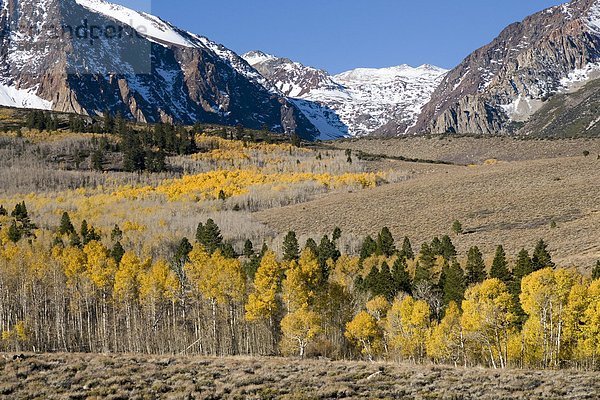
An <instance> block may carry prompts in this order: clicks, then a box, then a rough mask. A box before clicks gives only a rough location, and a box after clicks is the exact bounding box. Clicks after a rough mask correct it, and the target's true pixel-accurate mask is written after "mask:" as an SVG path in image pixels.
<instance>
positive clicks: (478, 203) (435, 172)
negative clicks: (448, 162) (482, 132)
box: [255, 139, 600, 267]
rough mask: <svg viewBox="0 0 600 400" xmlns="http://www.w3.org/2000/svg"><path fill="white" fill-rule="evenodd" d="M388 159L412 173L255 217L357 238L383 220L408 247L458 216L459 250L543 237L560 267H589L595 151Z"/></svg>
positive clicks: (595, 235) (598, 240) (599, 225)
mask: <svg viewBox="0 0 600 400" xmlns="http://www.w3.org/2000/svg"><path fill="white" fill-rule="evenodd" d="M416 140H417V141H419V142H421V141H423V140H426V139H416ZM473 140H475V139H473ZM493 140H499V139H493ZM371 142H372V141H366V142H365V143H366V145H368V144H369V143H371ZM482 143H483V142H482ZM523 143H529V142H523ZM545 143H549V144H551V145H552V146H554V145H555V143H567V142H545ZM591 143H598V142H591ZM488 144H489V145H490V146H491V145H492V144H493V142H488ZM366 145H365V146H366ZM540 151H541V150H540ZM573 152H574V153H578V152H579V151H578V150H577V151H575V150H573ZM390 165H394V168H400V169H406V168H408V169H413V170H414V174H413V179H410V180H408V181H406V182H400V183H396V184H391V185H386V186H382V187H378V188H375V189H373V190H369V191H365V192H354V193H344V194H336V195H331V196H325V197H322V198H319V199H317V200H314V201H311V202H308V203H304V204H301V205H295V206H291V207H284V208H279V209H272V210H268V211H263V212H260V213H257V214H255V218H257V219H258V220H259V221H261V222H264V223H266V224H267V225H269V227H271V228H273V229H274V230H276V231H279V232H284V231H287V230H290V229H293V230H296V231H297V232H298V233H300V234H315V235H316V234H322V233H326V232H331V231H332V230H333V228H334V227H335V226H339V227H340V228H342V230H344V231H345V232H348V233H354V234H356V235H358V236H361V237H362V236H364V235H366V234H375V233H377V232H378V231H379V230H380V229H381V228H382V227H383V226H388V227H389V228H390V229H391V230H392V233H393V234H394V235H395V236H396V238H398V239H401V238H402V237H403V236H405V235H406V236H409V237H410V238H411V239H412V241H413V245H416V246H418V245H420V244H421V243H423V242H424V241H430V240H431V239H432V238H433V236H435V235H444V234H450V228H451V225H452V222H453V221H454V220H456V219H458V220H460V221H461V222H462V223H463V226H464V228H465V230H466V231H468V233H467V234H464V235H461V236H458V237H456V236H455V237H453V240H454V242H455V244H456V245H457V247H458V249H459V251H460V252H461V253H462V254H463V255H465V254H466V251H467V250H468V248H469V247H470V246H474V245H478V246H480V247H481V248H482V250H483V251H485V252H486V253H487V255H488V257H492V256H493V251H494V249H495V247H496V246H497V245H499V244H504V245H505V246H506V248H507V251H508V252H509V254H511V255H516V253H517V252H518V250H520V249H521V248H523V247H526V248H531V247H533V246H534V245H535V243H536V242H537V240H539V239H540V238H544V239H545V240H546V241H547V242H549V243H550V249H551V251H552V252H553V253H554V255H555V258H556V260H558V261H559V262H560V264H561V265H563V266H572V265H574V266H580V267H589V266H591V265H592V264H593V263H595V262H596V260H598V259H600V203H599V201H598V199H600V185H598V182H599V181H600V160H597V158H596V156H593V157H592V156H590V157H583V156H582V155H579V156H573V157H560V158H539V159H535V160H526V161H513V162H504V161H499V162H496V163H488V164H485V163H484V164H481V165H477V166H470V167H463V166H444V165H426V164H409V163H404V162H391V163H390ZM552 222H555V223H556V225H557V226H556V228H552V227H551V225H552Z"/></svg>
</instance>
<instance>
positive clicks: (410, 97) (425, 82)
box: [242, 50, 447, 137]
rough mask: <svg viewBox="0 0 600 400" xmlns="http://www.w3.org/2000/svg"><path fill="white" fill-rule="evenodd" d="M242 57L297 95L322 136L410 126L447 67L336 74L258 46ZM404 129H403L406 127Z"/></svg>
mask: <svg viewBox="0 0 600 400" xmlns="http://www.w3.org/2000/svg"><path fill="white" fill-rule="evenodd" d="M242 57H244V59H245V60H246V61H248V63H249V64H250V65H252V66H253V67H254V68H256V69H257V70H258V71H259V72H260V73H261V74H262V75H263V76H264V77H265V78H267V79H268V80H269V81H271V83H272V84H273V85H274V86H276V87H277V88H278V89H279V90H280V91H282V92H283V93H284V94H286V95H288V96H290V97H292V98H294V99H295V102H296V104H297V105H298V106H299V107H300V108H301V109H302V110H303V112H304V113H305V114H306V116H307V117H308V118H309V120H311V122H313V124H314V125H315V126H317V127H319V128H320V129H321V131H322V136H330V137H336V136H337V137H340V136H366V135H369V134H383V135H387V134H389V132H387V126H388V124H390V123H391V122H392V121H400V122H401V123H402V124H403V125H402V126H403V127H404V129H405V130H406V129H407V128H408V127H409V126H411V125H412V124H414V122H416V117H417V115H418V113H419V112H420V108H421V107H422V106H423V105H424V104H425V103H426V102H427V100H428V99H429V96H430V95H431V93H432V92H433V90H434V89H435V87H436V86H437V85H438V84H439V82H440V80H441V77H442V76H443V75H444V74H445V73H446V72H447V71H446V70H444V69H442V68H439V67H434V66H432V65H429V64H425V65H422V66H419V67H416V68H415V67H411V66H409V65H406V64H402V65H399V66H394V67H388V68H356V69H353V70H350V71H346V72H342V73H340V74H336V75H330V74H329V73H327V72H326V71H324V70H320V69H317V68H314V67H310V66H305V65H303V64H301V63H299V62H295V61H292V60H290V59H288V58H283V57H277V56H274V55H271V54H267V53H265V52H262V51H259V50H255V51H251V52H248V53H246V54H244V55H243V56H242ZM401 133H404V132H401Z"/></svg>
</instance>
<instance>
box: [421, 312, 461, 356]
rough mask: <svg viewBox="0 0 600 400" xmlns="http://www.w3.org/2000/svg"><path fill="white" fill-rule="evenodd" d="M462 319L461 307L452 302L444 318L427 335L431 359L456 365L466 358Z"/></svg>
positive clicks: (428, 353) (428, 352)
mask: <svg viewBox="0 0 600 400" xmlns="http://www.w3.org/2000/svg"><path fill="white" fill-rule="evenodd" d="M460 319H461V314H460V309H459V308H458V306H457V305H456V303H455V302H451V303H450V304H449V305H448V308H447V309H446V313H445V315H444V318H442V320H441V321H440V323H439V324H437V325H435V326H433V327H432V329H431V334H430V335H429V336H428V337H427V345H426V346H427V355H428V356H429V357H430V358H431V359H433V360H435V361H436V362H440V363H451V364H454V366H457V365H458V364H459V363H460V362H461V360H464V350H465V346H464V339H463V333H462V326H461V324H460Z"/></svg>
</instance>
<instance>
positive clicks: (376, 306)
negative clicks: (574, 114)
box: [366, 296, 392, 322]
mask: <svg viewBox="0 0 600 400" xmlns="http://www.w3.org/2000/svg"><path fill="white" fill-rule="evenodd" d="M391 307H392V305H391V304H390V302H389V301H387V299H386V298H385V297H384V296H377V297H374V298H373V299H371V300H369V302H368V303H367V305H366V308H367V311H368V312H369V314H371V315H372V316H373V317H375V319H376V320H377V321H378V322H382V321H384V320H385V317H386V316H387V313H388V311H389V310H390V308H391Z"/></svg>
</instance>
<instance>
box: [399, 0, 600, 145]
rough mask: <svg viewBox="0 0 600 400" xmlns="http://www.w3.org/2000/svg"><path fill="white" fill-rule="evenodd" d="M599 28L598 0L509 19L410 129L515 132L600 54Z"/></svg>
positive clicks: (457, 70) (447, 81) (442, 88)
mask: <svg viewBox="0 0 600 400" xmlns="http://www.w3.org/2000/svg"><path fill="white" fill-rule="evenodd" d="M599 32H600V2H598V1H597V0H574V1H572V2H570V3H566V4H563V5H559V6H555V7H551V8H549V9H546V10H542V11H540V12H538V13H535V14H533V15H531V16H529V17H527V18H525V19H524V20H523V21H521V22H517V23H514V24H511V25H509V26H508V27H507V28H505V29H504V30H503V31H502V32H501V33H500V35H499V36H498V37H497V38H495V39H494V40H493V41H492V42H491V43H489V44H488V45H485V46H483V47H481V48H480V49H478V50H476V51H474V52H473V53H471V54H470V55H469V56H467V57H466V58H465V59H464V60H463V61H462V62H461V63H460V64H459V65H458V66H457V67H456V68H454V69H453V70H451V71H450V72H449V73H448V74H447V75H446V77H445V78H444V80H443V81H442V83H441V84H440V86H439V87H438V88H437V89H436V90H435V92H434V93H433V95H432V98H431V101H430V102H429V103H428V104H427V105H426V106H425V107H424V108H423V112H422V113H421V114H420V116H419V119H418V122H417V124H416V125H415V127H413V128H412V129H411V130H410V133H415V134H418V133H452V132H460V133H476V134H490V133H505V134H509V133H516V132H517V131H518V130H519V126H520V125H521V123H523V122H526V121H527V120H529V118H530V117H531V116H532V115H534V114H535V112H536V111H538V110H539V109H540V108H541V107H542V105H543V103H544V102H545V101H546V100H547V99H548V98H550V97H552V96H553V95H555V94H557V93H560V92H561V91H564V90H565V89H568V88H565V83H568V81H569V76H570V74H572V73H573V72H574V71H577V70H582V69H584V68H586V67H587V66H588V65H590V64H594V63H597V62H599V61H600V36H599V35H598V33H599ZM567 86H568V85H567Z"/></svg>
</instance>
